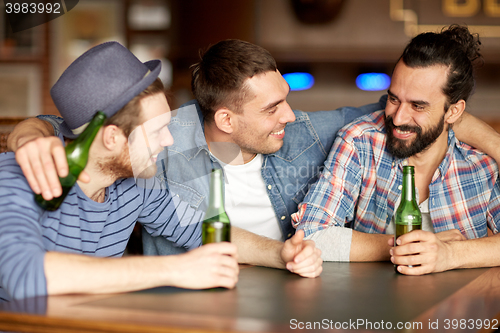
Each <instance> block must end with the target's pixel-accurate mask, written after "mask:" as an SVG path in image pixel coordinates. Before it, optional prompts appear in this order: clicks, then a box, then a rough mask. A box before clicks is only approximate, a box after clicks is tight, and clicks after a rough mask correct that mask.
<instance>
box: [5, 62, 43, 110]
mask: <svg viewBox="0 0 500 333" xmlns="http://www.w3.org/2000/svg"><path fill="white" fill-rule="evenodd" d="M0 91H1V92H2V93H1V94H0V117H30V116H36V115H38V114H41V113H42V112H41V111H42V110H41V100H42V97H41V70H40V68H39V66H38V65H36V64H0Z"/></svg>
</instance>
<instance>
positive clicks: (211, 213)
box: [201, 169, 231, 244]
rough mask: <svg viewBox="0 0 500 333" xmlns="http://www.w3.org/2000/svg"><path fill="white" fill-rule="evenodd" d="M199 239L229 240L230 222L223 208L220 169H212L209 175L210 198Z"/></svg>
mask: <svg viewBox="0 0 500 333" xmlns="http://www.w3.org/2000/svg"><path fill="white" fill-rule="evenodd" d="M201 241H202V243H203V244H208V243H218V242H230V241H231V222H230V221H229V217H228V216H227V214H226V210H225V209H224V194H223V188H222V170H221V169H215V170H212V174H211V176H210V198H209V204H208V209H207V212H206V214H205V219H204V220H203V223H202V233H201Z"/></svg>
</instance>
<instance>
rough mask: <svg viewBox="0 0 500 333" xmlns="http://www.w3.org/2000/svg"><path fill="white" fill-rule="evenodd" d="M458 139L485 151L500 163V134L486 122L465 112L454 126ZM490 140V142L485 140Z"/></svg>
mask: <svg viewBox="0 0 500 333" xmlns="http://www.w3.org/2000/svg"><path fill="white" fill-rule="evenodd" d="M453 131H455V134H456V136H457V139H458V140H460V141H463V142H465V143H467V144H468V145H470V146H473V147H475V148H478V149H479V150H482V151H484V152H485V153H486V154H488V155H490V156H491V157H493V158H494V159H495V160H496V161H497V162H500V149H498V147H500V134H499V133H498V132H497V131H495V130H494V129H493V128H492V127H491V126H489V125H488V124H486V123H485V122H484V121H482V120H480V119H478V118H477V117H474V116H473V115H471V114H469V113H467V112H464V113H463V114H462V117H461V118H460V121H458V122H456V123H455V124H454V125H453ZM485 138H488V140H485Z"/></svg>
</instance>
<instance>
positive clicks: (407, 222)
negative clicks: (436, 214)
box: [394, 166, 422, 268]
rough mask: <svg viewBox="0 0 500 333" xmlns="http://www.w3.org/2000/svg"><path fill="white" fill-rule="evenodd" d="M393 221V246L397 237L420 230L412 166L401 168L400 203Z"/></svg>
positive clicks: (420, 222)
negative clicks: (394, 232) (394, 227)
mask: <svg viewBox="0 0 500 333" xmlns="http://www.w3.org/2000/svg"><path fill="white" fill-rule="evenodd" d="M394 221H395V224H396V234H395V235H394V245H396V239H398V237H399V236H401V235H404V234H406V233H408V232H410V231H412V230H420V229H422V214H421V213H420V209H419V208H418V203H417V197H416V195H415V168H414V167H413V166H403V189H402V191H401V203H400V204H399V207H398V209H397V210H396V215H395V218H394ZM394 268H396V266H394Z"/></svg>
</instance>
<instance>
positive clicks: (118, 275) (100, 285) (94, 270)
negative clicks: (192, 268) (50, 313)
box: [44, 252, 175, 295]
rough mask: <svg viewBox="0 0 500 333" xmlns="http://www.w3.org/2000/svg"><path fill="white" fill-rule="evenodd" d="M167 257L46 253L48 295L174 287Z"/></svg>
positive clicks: (45, 265)
mask: <svg viewBox="0 0 500 333" xmlns="http://www.w3.org/2000/svg"><path fill="white" fill-rule="evenodd" d="M171 257H173V258H168V257H155V256H152V257H125V258H97V257H90V256H85V255H79V254H68V253H59V252H47V253H46V254H45V259H44V270H45V276H46V280H47V293H48V294H49V295H61V294H68V293H85V294H100V293H117V292H128V291H135V290H140V289H146V288H153V287H158V286H164V285H171V283H170V282H171V281H170V279H169V268H168V267H175V266H174V265H168V263H167V262H168V260H169V259H174V260H175V258H174V257H175V256H171Z"/></svg>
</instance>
